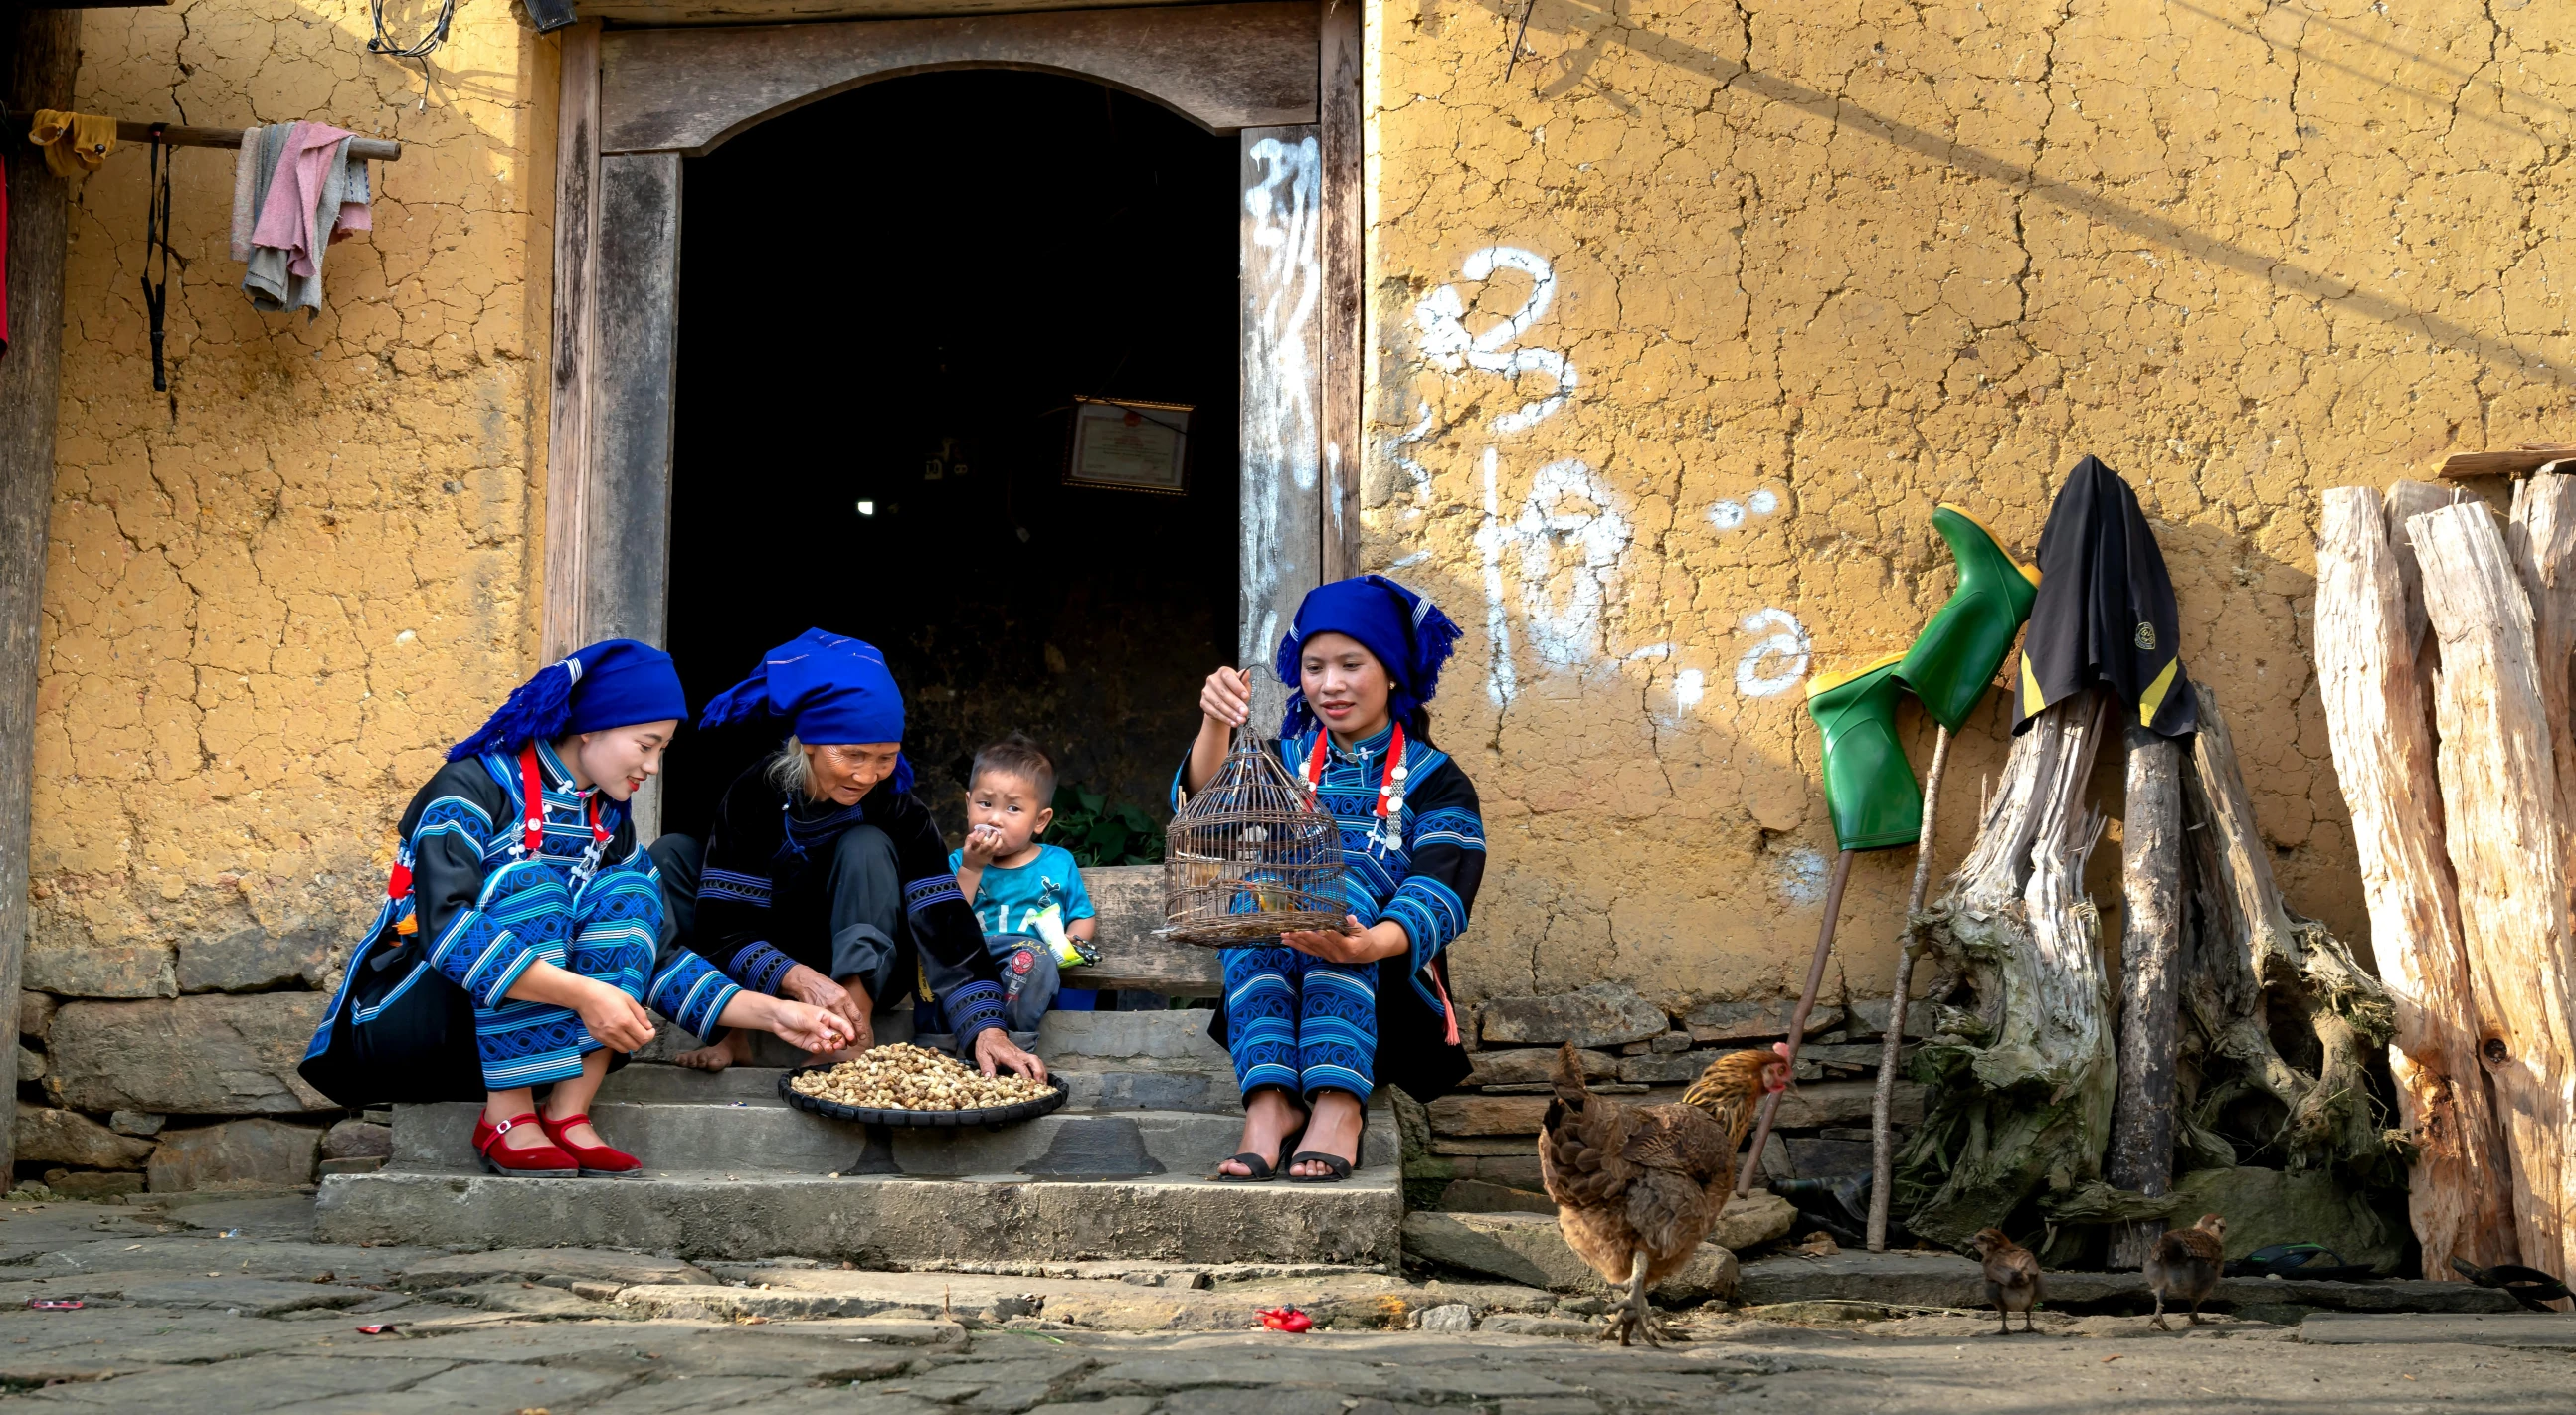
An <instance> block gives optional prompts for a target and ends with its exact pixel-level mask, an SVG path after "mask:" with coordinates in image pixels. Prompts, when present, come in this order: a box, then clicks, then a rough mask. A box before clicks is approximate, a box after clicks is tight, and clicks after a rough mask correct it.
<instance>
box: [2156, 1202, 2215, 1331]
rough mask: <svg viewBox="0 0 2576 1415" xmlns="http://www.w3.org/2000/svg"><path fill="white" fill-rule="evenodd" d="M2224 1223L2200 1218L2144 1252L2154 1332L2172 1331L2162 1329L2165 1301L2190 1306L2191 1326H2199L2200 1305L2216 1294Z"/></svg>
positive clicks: (2165, 1328) (2205, 1215) (2169, 1328)
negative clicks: (2153, 1301)
mask: <svg viewBox="0 0 2576 1415" xmlns="http://www.w3.org/2000/svg"><path fill="white" fill-rule="evenodd" d="M2226 1250H2227V1220H2226V1219H2224V1218H2221V1217H2219V1216H2218V1215H2216V1214H2202V1215H2201V1216H2200V1222H2199V1223H2197V1224H2195V1225H2193V1226H2192V1227H2190V1228H2178V1229H2175V1230H2174V1231H2173V1232H2171V1233H2167V1234H2165V1235H2164V1236H2163V1237H2161V1238H2158V1239H2157V1240H2156V1246H2155V1247H2153V1248H2151V1249H2149V1250H2148V1251H2147V1265H2146V1275H2147V1286H2149V1287H2152V1288H2154V1289H2155V1290H2156V1319H2155V1321H2154V1322H2153V1323H2152V1325H2153V1326H2154V1327H2155V1328H2156V1330H2158V1331H2172V1330H2173V1328H2171V1327H2169V1326H2166V1325H2165V1299H2166V1298H2168V1297H2170V1298H2172V1299H2173V1300H2175V1301H2177V1302H2189V1303H2190V1304H2191V1324H2192V1325H2193V1326H2199V1325H2200V1304H2201V1303H2203V1302H2206V1301H2208V1300H2209V1294H2210V1293H2212V1292H2215V1291H2217V1290H2218V1273H2219V1267H2220V1260H2221V1259H2222V1258H2224V1257H2225V1256H2226Z"/></svg>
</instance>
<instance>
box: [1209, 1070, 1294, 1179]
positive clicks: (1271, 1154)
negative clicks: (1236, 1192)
mask: <svg viewBox="0 0 2576 1415" xmlns="http://www.w3.org/2000/svg"><path fill="white" fill-rule="evenodd" d="M1305 1123H1306V1112H1305V1111H1303V1110H1301V1109H1299V1108H1298V1106H1297V1104H1296V1102H1294V1101H1292V1100H1290V1099H1289V1098H1288V1093H1287V1092H1286V1091H1283V1090H1280V1089H1279V1088H1278V1087H1276V1086H1264V1087H1262V1088H1261V1089H1260V1090H1257V1091H1255V1092H1253V1093H1252V1095H1251V1096H1250V1097H1249V1098H1248V1099H1247V1100H1246V1101H1245V1102H1244V1107H1243V1139H1242V1140H1241V1142H1240V1143H1239V1145H1238V1148H1239V1149H1240V1150H1241V1152H1242V1153H1244V1154H1248V1155H1260V1156H1262V1157H1263V1158H1264V1159H1267V1160H1272V1161H1276V1160H1278V1159H1281V1158H1283V1157H1284V1152H1285V1150H1286V1149H1287V1146H1286V1144H1285V1143H1284V1142H1285V1141H1286V1140H1287V1138H1288V1137H1289V1136H1290V1135H1293V1134H1295V1133H1296V1132H1297V1130H1298V1128H1299V1127H1301V1126H1303V1125H1304V1124H1305ZM1216 1172H1217V1173H1219V1174H1226V1175H1232V1176H1233V1177H1235V1178H1237V1179H1250V1178H1251V1177H1252V1169H1251V1167H1250V1166H1249V1165H1246V1164H1244V1163H1243V1162H1242V1161H1240V1160H1227V1161H1226V1162H1225V1163H1223V1164H1220V1165H1218V1166H1217V1167H1216Z"/></svg>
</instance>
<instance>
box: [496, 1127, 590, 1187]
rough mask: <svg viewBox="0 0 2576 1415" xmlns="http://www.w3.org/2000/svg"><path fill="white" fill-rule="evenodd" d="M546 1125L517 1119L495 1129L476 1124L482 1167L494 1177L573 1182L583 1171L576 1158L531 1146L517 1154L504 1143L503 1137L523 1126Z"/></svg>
mask: <svg viewBox="0 0 2576 1415" xmlns="http://www.w3.org/2000/svg"><path fill="white" fill-rule="evenodd" d="M530 1124H534V1125H536V1126H537V1128H538V1129H540V1130H543V1129H544V1128H545V1125H544V1123H543V1122H542V1121H539V1120H538V1119H537V1117H536V1116H534V1115H533V1114H531V1115H514V1116H511V1117H510V1118H509V1119H507V1120H504V1121H502V1122H501V1123H500V1124H498V1125H495V1124H493V1123H492V1122H491V1121H488V1120H477V1121H475V1122H474V1153H475V1154H477V1155H479V1156H481V1157H482V1159H483V1167H484V1168H485V1169H488V1170H490V1171H491V1172H492V1173H494V1174H499V1175H506V1176H508V1177H510V1178H512V1179H572V1178H575V1177H577V1176H579V1175H580V1173H581V1167H580V1165H579V1164H578V1163H577V1162H575V1161H574V1159H573V1157H572V1156H570V1155H568V1154H565V1153H564V1152H563V1151H562V1150H560V1149H558V1148H556V1147H555V1146H553V1145H532V1146H530V1147H528V1148H526V1149H523V1150H514V1149H511V1148H510V1147H509V1146H507V1145H504V1144H502V1143H501V1137H502V1136H504V1135H507V1134H509V1133H510V1132H511V1131H513V1130H516V1129H518V1128H519V1127H520V1126H522V1125H530Z"/></svg>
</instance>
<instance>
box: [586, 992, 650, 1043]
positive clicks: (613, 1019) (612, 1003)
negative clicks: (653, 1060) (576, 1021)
mask: <svg viewBox="0 0 2576 1415" xmlns="http://www.w3.org/2000/svg"><path fill="white" fill-rule="evenodd" d="M584 981H585V982H589V981H590V980H588V979H584ZM573 1011H574V1012H576V1013H578V1014H579V1015H580V1017H581V1025H582V1026H583V1027H585V1028H588V1029H589V1031H590V1035H591V1039H592V1040H593V1041H596V1042H598V1043H599V1044H600V1045H601V1046H604V1047H606V1048H608V1049H609V1050H610V1051H637V1050H641V1049H642V1047H643V1045H644V1044H645V1043H646V1042H649V1041H651V1040H653V1018H652V1014H650V1013H648V1012H646V1011H645V1010H644V1004H642V1003H640V1002H637V1001H636V1000H635V999H633V998H631V997H628V996H627V995H626V994H625V993H623V992H621V991H619V990H618V989H616V988H613V987H611V986H609V985H608V984H606V983H602V982H590V985H589V986H588V987H586V988H583V989H582V990H581V994H580V999H579V1001H577V1002H576V1003H575V1004H574V1005H573Z"/></svg>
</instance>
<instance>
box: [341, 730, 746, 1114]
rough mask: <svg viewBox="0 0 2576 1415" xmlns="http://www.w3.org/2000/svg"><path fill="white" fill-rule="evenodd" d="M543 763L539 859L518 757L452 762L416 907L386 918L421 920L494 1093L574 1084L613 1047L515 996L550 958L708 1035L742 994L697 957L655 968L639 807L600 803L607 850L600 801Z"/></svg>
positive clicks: (652, 888)
mask: <svg viewBox="0 0 2576 1415" xmlns="http://www.w3.org/2000/svg"><path fill="white" fill-rule="evenodd" d="M537 761H538V768H539V771H540V773H541V779H540V785H539V794H540V796H541V797H542V798H543V810H544V831H543V837H542V840H541V843H540V844H539V846H538V848H537V851H536V853H535V854H533V855H531V854H529V853H527V851H526V847H525V839H526V836H525V830H524V819H525V806H524V804H523V795H522V793H523V790H524V788H523V786H522V784H521V775H520V765H519V762H518V760H517V758H516V757H515V756H509V757H505V756H501V755H498V754H486V755H483V756H479V757H473V758H468V759H467V760H464V761H457V762H450V763H448V764H447V766H446V767H445V768H443V769H442V770H441V771H440V772H439V773H438V775H436V776H434V777H432V778H431V779H430V782H429V784H428V785H427V786H424V787H422V788H421V790H420V793H419V794H418V795H417V796H415V797H413V799H412V804H411V809H410V810H409V811H407V812H405V813H404V816H403V823H402V835H403V845H402V851H401V862H402V863H403V864H404V865H406V866H408V867H409V869H410V871H411V880H412V889H411V897H410V900H409V902H408V904H407V905H406V904H404V903H401V902H396V903H394V904H391V905H389V906H388V917H387V919H386V920H385V921H384V927H394V926H399V925H400V924H401V923H402V922H403V918H404V915H405V913H406V912H408V914H409V917H410V918H411V920H412V921H413V922H414V923H415V924H416V925H417V926H418V930H419V932H418V937H420V938H421V939H423V940H424V941H425V943H426V947H427V951H428V958H429V964H430V966H431V967H432V968H434V969H436V970H437V971H438V972H439V973H440V974H441V975H443V976H445V977H446V978H447V980H448V981H449V982H451V983H454V984H455V985H456V986H458V987H460V988H462V989H464V990H465V993H466V995H467V996H468V998H470V999H471V1000H472V1002H473V1004H474V1020H475V1044H476V1049H477V1050H478V1052H479V1053H480V1054H481V1058H482V1062H483V1072H484V1079H485V1083H486V1084H487V1085H488V1086H490V1087H491V1088H492V1089H494V1090H505V1089H509V1088H511V1087H516V1086H526V1085H532V1084H536V1083H539V1082H543V1081H552V1080H561V1079H563V1078H564V1077H566V1076H570V1075H573V1074H575V1073H577V1072H578V1071H579V1070H580V1069H581V1057H582V1055H583V1054H584V1053H586V1052H590V1051H595V1050H597V1049H598V1048H599V1045H600V1044H599V1043H598V1042H597V1041H595V1040H593V1039H592V1038H591V1036H590V1034H589V1031H588V1029H586V1028H584V1027H583V1026H582V1024H581V1019H580V1017H579V1016H578V1015H576V1014H574V1013H572V1012H570V1011H568V1010H566V1009H564V1008H561V1007H556V1006H552V1005H549V1004H545V1003H535V1002H527V1001H523V1000H519V999H514V998H511V997H509V996H508V993H509V990H510V988H511V986H512V985H513V984H515V983H517V982H518V980H519V978H520V977H521V976H522V975H523V974H525V973H526V972H527V970H528V969H529V968H530V967H532V966H534V965H535V964H537V963H539V962H546V963H551V964H553V965H554V966H556V967H558V968H565V969H568V970H570V971H573V972H576V973H580V974H582V975H584V976H586V977H592V978H597V979H600V980H601V981H604V982H608V983H610V984H612V985H614V986H616V987H617V988H619V989H621V990H623V991H624V992H625V993H626V994H627V995H628V996H630V997H633V998H635V999H636V1000H637V1001H639V1002H642V1003H644V1004H645V1005H646V1006H648V1007H651V1008H653V1009H654V1010H655V1011H658V1012H660V1013H662V1014H663V1015H665V1016H667V1017H669V1018H670V1019H671V1020H672V1021H674V1022H676V1023H678V1024H679V1025H680V1026H681V1027H683V1028H685V1029H687V1030H688V1031H690V1032H693V1033H696V1034H698V1035H700V1036H703V1035H705V1034H706V1033H707V1032H709V1031H710V1030H712V1029H713V1028H714V1026H715V1019H716V1018H717V1017H718V1016H719V1015H720V1014H722V1013H723V1011H724V1009H725V1005H726V1004H727V1003H729V1002H731V1001H732V1000H733V996H734V994H735V993H737V992H740V991H741V988H739V987H738V986H736V985H735V984H734V983H733V982H732V981H731V980H729V979H727V978H726V977H725V976H724V975H723V974H722V973H721V972H719V971H717V970H716V968H714V967H713V966H712V965H710V964H709V963H708V962H707V961H706V960H705V959H703V958H700V957H699V956H697V955H696V954H694V953H690V952H688V951H686V950H680V951H678V952H677V953H676V954H675V955H674V957H673V958H672V960H671V962H670V963H669V964H668V965H667V966H665V967H662V968H660V969H659V970H658V971H657V970H656V969H655V967H654V958H655V953H656V951H657V948H658V945H659V943H660V939H661V929H662V893H661V876H660V874H659V872H658V871H656V870H655V869H654V866H653V857H652V856H651V855H649V854H647V853H645V852H644V851H643V850H640V849H638V848H636V843H635V825H634V821H633V819H632V817H631V816H630V814H629V813H628V810H627V807H626V803H624V802H622V801H613V800H609V799H607V798H606V797H604V796H603V797H601V798H600V803H599V824H600V825H601V827H602V828H604V829H606V830H608V831H609V838H608V840H607V842H606V843H605V844H602V845H596V846H595V845H594V843H593V840H594V837H593V835H592V833H591V826H590V815H589V808H590V802H591V797H592V796H593V795H594V794H595V793H594V792H591V791H583V790H579V789H577V788H576V787H575V786H574V785H573V781H572V773H571V772H570V771H568V770H566V769H565V767H564V764H563V762H562V760H561V759H560V758H559V757H557V756H556V755H555V753H554V750H553V748H552V747H550V746H548V745H547V744H544V743H539V744H538V745H537ZM378 932H379V933H380V934H381V932H382V927H380V929H379V930H378Z"/></svg>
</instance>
